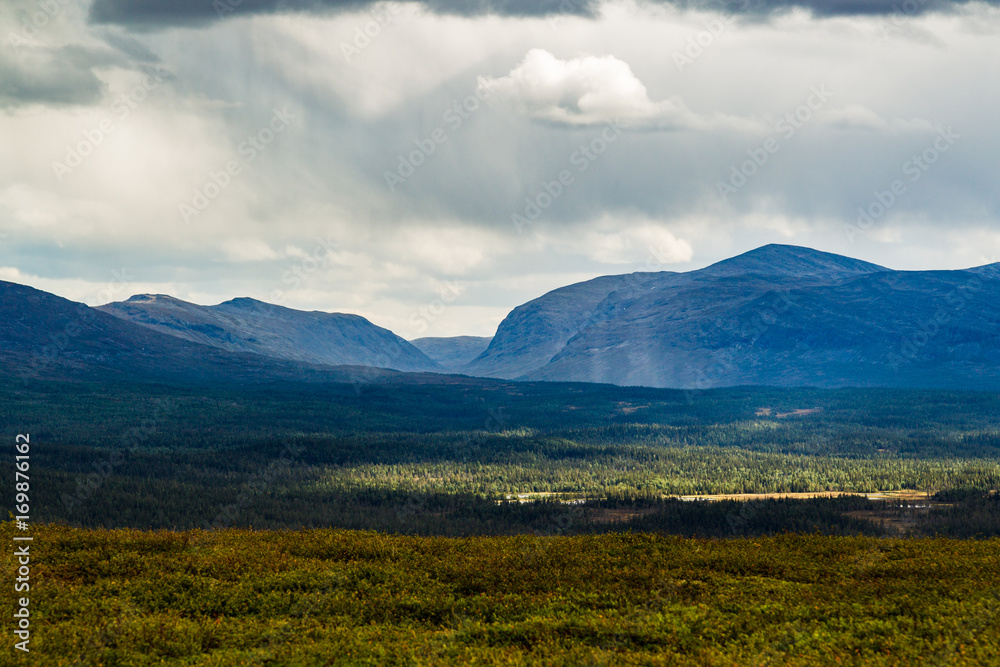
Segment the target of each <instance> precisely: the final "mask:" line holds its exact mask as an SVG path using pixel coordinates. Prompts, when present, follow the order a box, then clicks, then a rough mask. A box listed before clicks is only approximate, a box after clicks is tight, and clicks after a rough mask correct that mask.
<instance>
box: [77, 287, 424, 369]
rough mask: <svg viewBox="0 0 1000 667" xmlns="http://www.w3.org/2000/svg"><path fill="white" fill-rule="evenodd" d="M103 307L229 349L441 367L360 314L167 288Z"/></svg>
mask: <svg viewBox="0 0 1000 667" xmlns="http://www.w3.org/2000/svg"><path fill="white" fill-rule="evenodd" d="M97 309H98V310H101V311H103V312H106V313H109V314H111V315H114V316H116V317H119V318H121V319H124V320H128V321H130V322H134V323H136V324H140V325H142V326H145V327H149V328H150V329H154V330H156V331H159V332H161V333H165V334H169V335H171V336H176V337H178V338H183V339H185V340H189V341H192V342H195V343H202V344H204V345H210V346H212V347H216V348H219V349H222V350H226V351H229V352H251V353H254V354H259V355H263V356H266V357H273V358H276V359H285V360H288V361H297V362H304V363H308V364H325V365H330V366H341V365H355V366H374V367H378V368H389V369H394V370H400V371H426V370H440V366H439V365H438V364H437V363H436V362H435V361H433V360H432V359H431V358H430V357H428V356H427V355H425V354H424V353H423V352H421V351H420V350H419V349H417V348H416V347H414V346H413V345H412V344H410V343H408V342H407V341H405V340H403V339H402V338H400V337H399V336H397V335H396V334H394V333H392V332H391V331H389V330H388V329H383V328H382V327H378V326H375V325H374V324H372V323H371V322H369V321H368V320H366V319H365V318H363V317H361V316H359V315H347V314H344V313H325V312H320V311H311V312H307V311H301V310H294V309H291V308H285V307H283V306H276V305H273V304H269V303H264V302H263V301H256V300H254V299H248V298H238V299H232V300H231V301H226V302H225V303H220V304H219V305H217V306H199V305H197V304H193V303H188V302H187V301H181V300H180V299H175V298H174V297H171V296H166V295H161V294H140V295H137V296H133V297H132V298H130V299H128V300H127V301H121V302H117V303H110V304H107V305H105V306H98V308H97Z"/></svg>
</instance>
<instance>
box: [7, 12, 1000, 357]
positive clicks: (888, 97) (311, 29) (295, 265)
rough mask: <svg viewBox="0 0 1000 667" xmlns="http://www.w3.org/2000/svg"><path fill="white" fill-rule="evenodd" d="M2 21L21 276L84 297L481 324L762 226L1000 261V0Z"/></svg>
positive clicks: (819, 240) (969, 260) (707, 251)
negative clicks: (240, 299) (265, 304)
mask: <svg viewBox="0 0 1000 667" xmlns="http://www.w3.org/2000/svg"><path fill="white" fill-rule="evenodd" d="M278 4H280V5H281V7H282V9H280V10H279V9H276V8H275V6H276V5H278ZM0 34H2V35H3V40H4V44H3V45H2V49H0V141H2V146H3V151H2V152H0V279H4V280H12V281H15V282H19V283H24V284H28V285H32V286H34V287H38V288H40V289H44V290H47V291H51V292H54V293H56V294H59V295H61V296H65V297H67V298H71V299H74V300H78V301H83V302H86V303H89V304H98V303H104V302H107V301H113V300H115V301H116V300H122V299H125V298H127V297H129V296H131V295H132V294H136V293H145V292H153V293H168V294H172V295H174V296H177V297H179V298H182V299H186V300H190V301H194V302H197V303H203V304H213V303H219V302H221V301H224V300H227V299H230V298H232V297H236V296H250V297H254V298H258V299H261V300H265V301H270V302H277V303H281V304H282V305H286V306H290V307H295V308H303V309H309V310H313V309H315V310H326V311H339V312H352V313H358V314H361V315H364V316H365V317H368V318H369V319H370V320H372V321H373V322H375V323H376V324H379V325H381V326H384V327H387V328H390V329H392V330H393V331H395V332H396V333H398V334H400V335H402V336H404V337H406V338H415V337H419V336H425V335H443V336H447V335H458V334H472V335H491V334H492V333H493V332H494V330H495V329H496V325H497V324H498V323H499V322H500V320H501V319H502V318H503V317H504V316H505V315H506V314H507V312H509V310H510V309H511V308H513V307H514V306H517V305H518V304H520V303H523V302H525V301H527V300H529V299H531V298H534V297H536V296H538V295H540V294H542V293H544V292H546V291H548V290H550V289H553V288H556V287H559V286H562V285H566V284H569V283H572V282H577V281H579V280H584V279H588V278H592V277H595V276H598V275H606V274H612V273H627V272H631V271H637V270H655V271H659V270H669V271H683V270H689V269H692V268H697V267H701V266H705V265H707V264H710V263H712V262H714V261H717V260H720V259H724V258H726V257H729V256H731V255H734V254H738V253H740V252H744V251H746V250H750V249H752V248H754V247H757V246H760V245H764V244H766V243H790V244H796V245H805V246H810V247H814V248H818V249H821V250H826V251H829V252H836V253H841V254H845V255H850V256H853V257H858V258H861V259H865V260H868V261H872V262H876V263H879V264H883V265H886V266H890V267H892V268H899V269H931V268H964V267H968V266H974V265H980V264H985V263H988V262H991V261H997V260H998V259H1000V257H998V254H1000V166H998V160H1000V130H998V126H997V117H998V111H997V109H998V106H1000V85H998V78H997V76H998V73H1000V9H998V7H997V3H996V2H990V3H976V2H970V3H966V2H945V1H943V0H924V1H923V2H921V1H920V0H898V1H896V0H894V1H890V0H875V1H872V2H865V1H862V0H822V1H821V0H811V1H805V2H797V1H793V0H778V1H776V2H775V1H770V2H767V1H762V0H749V1H747V2H743V1H742V0H733V1H728V0H720V1H718V2H713V1H705V2H698V1H696V0H692V1H687V2H680V3H665V2H640V3H636V2H611V3H600V2H594V1H591V0H545V1H543V2H532V1H530V0H471V1H467V2H462V1H460V0H431V1H430V2H425V3H403V4H386V3H374V4H373V3H367V2H363V1H361V0H355V1H349V2H345V1H339V2H323V1H321V0H312V1H309V2H290V3H289V2H282V3H276V2H271V1H268V0H242V2H239V1H238V0H215V1H214V2H213V1H212V0H185V1H184V2H171V3H164V2H156V1H154V0H95V1H94V2H93V4H90V3H86V2H83V3H81V2H76V1H75V0H66V1H65V2H62V1H60V0H43V1H42V2H35V1H29V0H13V1H12V0H4V3H3V5H2V6H0ZM859 209H861V210H864V211H867V215H866V217H861V216H860V213H859Z"/></svg>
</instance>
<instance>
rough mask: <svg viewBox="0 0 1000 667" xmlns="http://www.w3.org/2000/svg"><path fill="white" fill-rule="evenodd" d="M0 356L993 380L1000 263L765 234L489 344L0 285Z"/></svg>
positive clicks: (308, 374)
mask: <svg viewBox="0 0 1000 667" xmlns="http://www.w3.org/2000/svg"><path fill="white" fill-rule="evenodd" d="M0 368H3V369H4V370H5V371H6V372H10V373H15V372H16V373H21V374H22V375H24V374H25V373H30V374H39V373H40V374H42V375H43V376H44V375H55V376H59V377H62V376H66V375H71V376H74V377H84V378H86V377H97V376H101V377H103V376H106V375H110V376H114V377H121V378H136V379H139V378H146V379H148V378H161V379H169V380H181V381H184V380H196V381H201V380H217V381H229V380H234V379H235V380H248V381H271V380H301V379H306V380H310V381H324V380H341V381H342V380H344V379H345V378H348V379H350V378H354V377H356V376H357V374H358V373H359V372H363V373H365V374H366V375H367V376H368V377H369V378H371V377H390V376H393V372H405V373H421V374H422V375H421V376H420V378H422V379H423V380H426V381H431V380H432V379H433V381H442V380H444V377H442V376H441V375H440V374H443V373H451V374H462V375H468V376H479V377H485V378H497V379H505V380H530V381H577V382H603V383H612V384H620V385H644V386H654V387H676V388H688V389H697V388H709V387H722V386H733V385H747V384H757V385H777V386H819V387H841V386H893V387H949V388H967V389H987V388H989V389H996V388H1000V264H990V265H986V266H982V267H977V268H972V269H966V270H960V271H894V270H891V269H888V268H886V267H882V266H878V265H875V264H870V263H867V262H863V261H860V260H856V259H851V258H848V257H843V256H840V255H834V254H830V253H825V252H820V251H817V250H812V249H809V248H802V247H797V246H787V245H768V246H764V247H761V248H758V249H756V250H752V251H750V252H748V253H744V254H742V255H739V256H737V257H733V258H730V259H726V260H723V261H721V262H718V263H716V264H713V265H711V266H708V267H705V268H703V269H699V270H695V271H689V272H683V273H679V272H656V273H632V274H626V275H615V276H603V277H600V278H595V279H593V280H589V281H586V282H582V283H577V284H574V285H569V286H566V287H562V288H559V289H556V290H553V291H551V292H549V293H547V294H544V295H542V296H540V297H538V298H537V299H534V300H532V301H529V302H528V303H525V304H523V305H521V306H518V307H517V308H515V309H514V310H512V311H511V312H510V314H509V315H508V316H507V317H506V318H505V319H504V320H503V321H502V322H501V324H500V325H499V327H498V328H497V332H496V334H495V335H494V336H493V337H492V338H483V337H474V336H458V337H452V338H420V339H417V340H414V341H410V342H407V341H405V340H403V339H402V338H400V337H399V336H397V335H396V334H394V333H392V332H391V331H389V330H387V329H384V328H381V327H378V326H376V325H374V324H372V323H371V322H369V321H368V320H366V319H365V318H363V317H360V316H357V315H350V314H343V313H325V312H315V311H314V312H304V311H298V310H293V309H290V308H285V307H282V306H276V305H272V304H268V303H264V302H261V301H256V300H253V299H248V298H237V299H233V300H231V301H226V302H224V303H221V304H218V305H215V306H201V305H197V304H192V303H187V302H184V301H181V300H179V299H175V298H173V297H171V296H166V295H137V296H134V297H132V298H130V299H128V300H127V301H123V302H117V303H111V304H107V305H104V306H99V307H96V308H91V307H88V306H86V305H84V304H79V303H74V302H71V301H68V300H66V299H62V298H61V297H57V296H55V295H51V294H47V293H45V292H41V291H39V290H35V289H33V288H30V287H25V286H22V285H17V284H15V283H5V282H0ZM359 369H361V371H359ZM365 369H367V370H365ZM375 369H381V370H375ZM386 369H388V370H386ZM434 374H436V375H434ZM397 375H398V373H397ZM434 378H440V379H434ZM456 379H457V378H456Z"/></svg>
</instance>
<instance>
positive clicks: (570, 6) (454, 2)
mask: <svg viewBox="0 0 1000 667" xmlns="http://www.w3.org/2000/svg"><path fill="white" fill-rule="evenodd" d="M651 1H652V2H653V3H654V4H671V5H674V6H675V7H680V8H683V9H705V10H715V11H723V12H731V13H735V14H744V15H747V16H757V17H762V16H767V15H770V14H774V13H780V12H783V11H787V10H791V9H807V10H809V11H811V12H812V13H813V14H814V15H816V16H869V15H889V14H903V15H911V16H915V15H919V14H924V13H928V12H947V11H950V10H952V9H954V8H956V7H958V6H962V5H966V4H968V3H969V2H970V0H670V1H664V0H651ZM985 3H986V4H989V5H993V6H997V5H1000V0H985ZM377 4H378V2H376V1H375V0H179V1H177V2H170V3H165V2H162V0H95V1H94V4H93V5H92V6H91V12H90V20H91V21H92V22H94V23H112V24H120V25H129V26H132V27H135V28H141V29H156V28H161V27H168V26H178V25H198V24H205V23H209V22H212V21H216V20H219V19H222V18H225V17H228V16H237V15H250V14H274V13H280V12H289V11H293V12H296V11H297V12H308V13H325V12H338V11H356V10H364V9H367V8H374V6H375V5H377ZM421 4H423V5H424V6H425V7H426V8H427V9H428V10H430V11H432V12H435V13H438V14H450V15H458V16H483V15H488V14H495V15H500V16H551V15H555V14H562V15H576V16H595V15H596V13H597V8H598V6H599V5H600V2H599V0H422V2H421Z"/></svg>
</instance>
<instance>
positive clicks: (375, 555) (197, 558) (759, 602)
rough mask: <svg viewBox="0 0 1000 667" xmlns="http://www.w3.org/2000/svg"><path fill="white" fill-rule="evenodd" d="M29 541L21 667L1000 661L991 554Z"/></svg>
mask: <svg viewBox="0 0 1000 667" xmlns="http://www.w3.org/2000/svg"><path fill="white" fill-rule="evenodd" d="M13 533H14V527H13V526H12V524H11V523H9V522H7V523H4V524H3V525H2V527H0V536H2V539H4V540H6V541H7V543H8V544H12V542H11V539H12V537H13ZM31 534H32V535H33V537H34V541H33V542H32V546H31V591H30V599H31V602H30V608H31V610H32V612H31V613H32V615H31V621H32V630H33V634H32V641H31V649H32V652H31V654H30V656H23V655H15V653H16V652H15V651H13V650H12V647H11V646H8V647H7V648H6V649H5V650H4V655H5V656H6V657H5V658H4V659H3V660H2V662H3V663H4V664H38V665H42V664H44V665H77V664H86V665H152V664H177V665H341V664H342V665H365V664H370V665H438V664H445V665H447V664H455V665H466V664H483V665H765V664H766V665H771V664H774V665H817V664H843V665H852V664H866V665H918V664H920V665H991V664H992V665H997V664H1000V593H998V586H1000V541H998V540H995V539H994V540H980V541H960V540H946V539H924V540H895V539H873V538H863V537H820V536H808V535H784V536H779V537H772V538H762V539H753V540H750V539H727V540H693V539H682V538H677V537H664V536H656V535H628V534H608V535H598V536H550V537H538V536H530V535H528V536H518V537H479V538H442V537H414V536H389V535H383V534H378V533H371V532H355V531H340V530H309V531H275V532H271V531H257V532H252V531H245V530H221V531H199V530H195V531H187V532H169V531H159V532H141V531H133V530H110V531H106V530H90V529H78V528H70V527H65V526H57V525H49V526H35V527H33V528H32V530H31ZM12 551H13V549H5V555H4V557H3V560H4V571H5V572H8V573H10V572H13V571H14V569H15V562H14V558H13V556H12ZM5 590H7V593H6V595H5V598H4V599H5V605H6V609H5V612H6V613H5V614H4V617H5V618H6V619H11V618H12V614H13V611H14V599H15V594H14V593H13V592H12V590H11V588H10V587H5ZM21 595H23V594H21ZM7 624H8V626H9V624H10V621H9V620H8V621H7ZM6 634H7V636H8V638H9V639H8V641H10V643H11V645H12V644H13V642H14V640H13V639H12V638H11V634H10V632H7V633H6Z"/></svg>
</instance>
